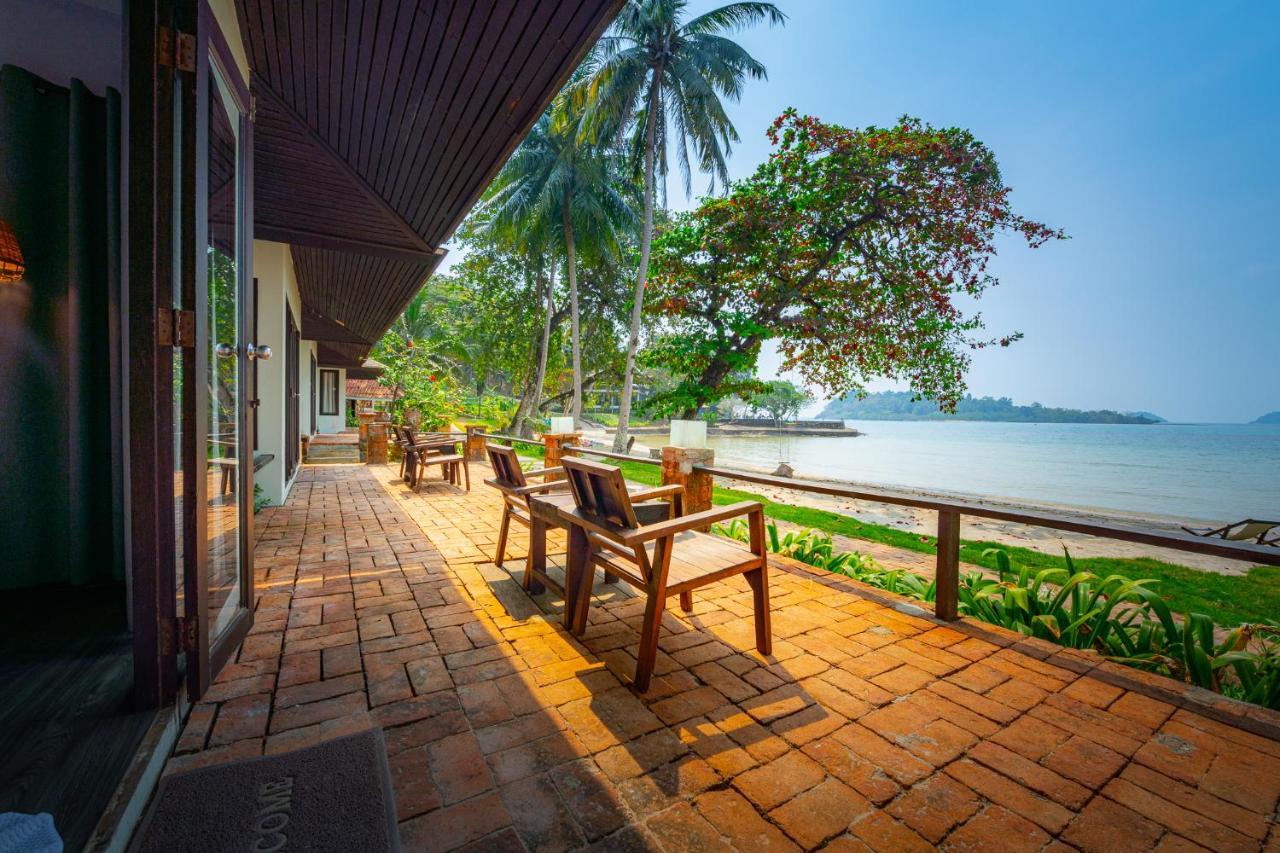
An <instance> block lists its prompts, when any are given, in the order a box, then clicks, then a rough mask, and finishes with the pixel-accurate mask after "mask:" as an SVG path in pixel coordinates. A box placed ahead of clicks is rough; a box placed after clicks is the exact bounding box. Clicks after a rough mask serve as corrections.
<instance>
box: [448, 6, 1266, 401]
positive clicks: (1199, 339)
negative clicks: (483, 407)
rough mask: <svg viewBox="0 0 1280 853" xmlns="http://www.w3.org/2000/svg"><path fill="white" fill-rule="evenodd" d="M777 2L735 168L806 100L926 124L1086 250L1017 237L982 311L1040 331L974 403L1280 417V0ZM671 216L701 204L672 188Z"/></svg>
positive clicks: (977, 376)
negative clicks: (782, 19) (979, 145)
mask: <svg viewBox="0 0 1280 853" xmlns="http://www.w3.org/2000/svg"><path fill="white" fill-rule="evenodd" d="M723 2H724V0H720V2H707V0H691V3H690V14H698V13H701V12H703V11H706V10H708V9H711V8H714V7H716V6H719V5H721V4H722V3H723ZM778 5H779V6H780V7H781V8H782V9H783V11H784V12H786V14H787V15H788V16H789V21H788V23H787V25H786V26H785V27H782V28H776V27H775V28H767V27H760V28H756V29H753V30H748V31H746V32H742V33H739V34H737V35H736V36H735V38H736V39H737V40H738V41H739V42H740V43H741V44H743V45H744V46H745V47H746V48H747V49H748V50H749V51H750V52H751V53H752V54H753V55H754V56H755V57H756V58H757V59H759V60H760V61H762V62H763V63H764V64H765V65H766V66H767V67H768V70H769V79H768V80H767V81H764V82H752V83H751V84H750V85H749V87H748V88H747V91H746V93H745V96H744V97H743V99H742V101H741V102H740V103H729V104H727V108H728V111H729V114H730V117H731V118H732V120H733V122H734V124H735V125H736V126H737V128H738V132H739V135H740V136H741V137H742V141H741V142H740V143H739V144H738V145H737V146H735V148H734V151H733V156H732V158H731V159H730V161H729V170H730V174H731V175H732V176H734V177H741V176H744V175H747V174H749V173H751V172H752V171H753V170H754V169H755V167H756V166H757V165H758V164H759V163H760V162H762V161H763V160H764V159H765V157H766V156H767V155H768V152H769V146H768V141H767V139H766V138H765V135H764V131H765V128H766V127H767V126H768V125H769V123H770V122H771V121H772V120H773V119H774V118H775V117H776V116H777V115H778V114H779V113H780V112H782V110H783V109H785V108H786V107H788V106H794V107H796V108H797V109H799V110H801V111H802V112H806V113H811V114H813V115H816V116H819V117H820V118H822V119H823V120H825V121H829V122H834V123H837V124H843V125H846V126H861V125H868V124H887V123H890V122H893V121H894V120H895V119H897V118H898V117H899V116H901V115H902V114H904V113H909V114H912V115H916V116H919V117H920V118H922V119H924V120H925V121H928V122H930V123H932V124H935V125H959V126H962V127H967V128H969V129H970V130H972V131H973V132H974V133H975V134H976V135H977V137H978V138H979V139H981V140H983V141H984V142H986V143H987V144H988V145H989V146H990V147H991V148H992V149H993V150H994V151H995V152H996V155H997V157H998V159H999V162H1000V165H1001V169H1002V171H1003V173H1004V178H1005V181H1006V183H1007V184H1008V185H1009V186H1011V187H1013V190H1014V192H1013V196H1012V199H1013V204H1014V207H1015V209H1016V210H1017V211H1018V212H1019V213H1022V214H1024V215H1026V216H1029V217H1031V218H1033V219H1039V220H1040V221H1043V222H1045V223H1047V224H1049V225H1052V226H1055V227H1060V228H1063V229H1065V230H1066V231H1067V233H1068V234H1069V235H1070V236H1071V239H1070V240H1068V241H1065V242H1059V243H1054V244H1050V245H1048V246H1046V247H1044V248H1042V249H1039V250H1036V251H1030V250H1028V249H1026V248H1025V247H1022V246H1019V245H1018V244H1017V243H1016V242H1014V241H1013V240H1009V241H1006V242H1005V243H1004V244H1003V246H1002V253H1001V255H1000V256H999V257H998V258H997V259H996V262H995V263H994V264H993V271H994V272H995V273H996V274H997V275H999V276H1000V278H1001V280H1002V282H1003V283H1002V285H1001V286H1000V287H998V288H996V289H994V290H992V291H989V292H988V294H987V295H986V296H985V297H984V298H983V300H982V302H981V303H980V307H981V309H982V312H983V315H984V317H985V318H986V320H987V327H988V330H989V331H990V332H991V333H992V334H993V335H1002V334H1005V333H1007V332H1010V331H1014V330H1019V331H1021V332H1023V333H1024V334H1025V335H1026V337H1025V339H1024V340H1022V341H1021V342H1019V343H1017V344H1015V345H1014V346H1013V347H1011V348H1009V349H999V348H995V349H992V350H987V351H984V352H980V353H977V354H976V357H975V359H974V365H973V369H972V371H971V373H970V375H969V386H970V390H971V392H972V393H974V394H977V395H980V396H981V395H987V394H989V395H992V396H1009V397H1012V398H1014V400H1015V401H1017V402H1019V403H1030V402H1032V401H1039V402H1041V403H1044V404H1045V405H1054V406H1070V407H1077V408H1084V409H1095V408H1110V409H1120V410H1147V411H1153V412H1156V413H1158V414H1161V415H1163V416H1164V417H1166V418H1169V419H1170V420H1176V421H1201V422H1205V421H1208V422H1230V421H1250V420H1253V419H1254V418H1256V417H1258V416H1259V415H1261V414H1264V413H1265V412H1269V411H1273V410H1277V409H1280V0H1254V1H1253V2H1226V0H1222V1H1221V2H1219V1H1218V0H1214V2H1202V3H1190V2H1181V1H1180V0H1179V1H1178V2H1175V0H1161V2H1152V1H1151V0H1122V2H1114V1H1113V2H1101V0H1076V2H1073V3H1069V4H1065V5H1064V4H1047V3H1033V2H1030V0H1007V2H999V3H996V2H980V0H781V2H779V3H778ZM693 186H694V190H695V193H697V192H699V191H702V190H705V188H706V186H707V182H706V179H705V178H699V177H698V176H695V177H694V182H693ZM668 202H669V204H670V206H671V207H672V208H673V209H683V208H688V207H690V206H692V205H694V204H695V203H696V198H695V199H692V200H686V199H685V197H684V194H683V186H682V184H681V182H680V179H679V178H678V176H676V175H674V174H673V176H672V179H671V183H670V186H669V195H668ZM456 260H457V258H456V256H455V257H454V258H452V259H450V260H448V261H446V263H445V268H447V267H448V266H449V265H450V263H451V261H456ZM778 361H779V360H778V358H777V355H776V353H775V352H774V351H772V350H771V349H770V350H768V351H767V352H766V353H765V354H764V356H763V357H762V360H761V365H760V369H761V373H762V375H765V376H772V375H776V371H777V367H778ZM871 387H872V388H873V389H880V388H889V387H893V386H890V385H888V384H884V383H877V384H873V385H872V386H871ZM816 408H817V407H814V409H815V410H816Z"/></svg>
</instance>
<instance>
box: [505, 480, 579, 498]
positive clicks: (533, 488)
mask: <svg viewBox="0 0 1280 853" xmlns="http://www.w3.org/2000/svg"><path fill="white" fill-rule="evenodd" d="M568 485H569V482H568V481H567V480H552V481H551V482H550V483H531V484H530V485H528V486H521V487H520V488H518V489H512V490H511V494H513V495H536V494H538V493H539V492H549V491H551V490H552V489H556V488H560V487H562V486H568Z"/></svg>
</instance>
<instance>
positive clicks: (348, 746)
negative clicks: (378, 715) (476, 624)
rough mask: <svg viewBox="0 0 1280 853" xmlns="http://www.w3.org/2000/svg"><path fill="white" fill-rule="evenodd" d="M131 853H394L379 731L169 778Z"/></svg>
mask: <svg viewBox="0 0 1280 853" xmlns="http://www.w3.org/2000/svg"><path fill="white" fill-rule="evenodd" d="M133 849H134V850H135V851H139V853H152V851H155V852H156V853H160V851H165V853H170V851H184V850H185V851H192V853H205V851H224V850H226V851H239V850H244V851H250V850H253V851H271V853H280V851H304V850H305V851H312V850H315V851H331V850H332V851H353V850H359V851H392V852H393V853H394V851H399V849H400V834H399V830H398V829H397V827H396V805H395V797H394V795H393V794H392V791H391V774H390V772H389V771H388V769H387V754H386V751H385V749H384V748H383V743H382V730H381V729H378V728H373V729H369V730H368V731H365V732H361V733H360V734H355V735H349V736H347V737H342V738H336V739H334V740H331V741H326V742H325V743H322V744H318V745H317V746H311V747H307V748H305V749H299V750H297V751H295V752H285V753H281V754H279V755H268V756H263V757H260V758H249V759H244V760H241V761H236V762H232V763H230V764H221V765H218V766H216V767H206V768H202V769H200V770H192V771H189V772H186V773H175V774H174V775H172V776H167V777H165V778H164V779H162V780H161V782H160V790H159V792H158V793H157V794H156V798H155V801H154V802H153V804H152V807H151V810H150V812H149V814H148V815H147V819H146V822H145V823H144V824H143V826H142V828H141V830H139V832H138V836H137V839H136V840H135V843H134V846H133Z"/></svg>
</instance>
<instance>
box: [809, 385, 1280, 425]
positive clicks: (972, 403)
mask: <svg viewBox="0 0 1280 853" xmlns="http://www.w3.org/2000/svg"><path fill="white" fill-rule="evenodd" d="M912 397H913V395H912V394H911V392H910V391H879V392H877V393H875V394H868V395H867V396H866V397H864V398H863V399H861V400H859V399H857V398H856V397H853V396H849V397H845V398H839V399H835V400H832V401H831V402H830V403H828V404H827V405H826V408H824V409H823V410H822V412H821V414H819V415H818V417H820V418H841V419H847V420H865V421H950V420H955V421H1008V422H1013V423H1055V424H1156V423H1162V422H1163V421H1164V418H1161V417H1160V416H1159V415H1153V414H1152V413H1150V412H1129V413H1124V412H1113V411H1111V410H1109V409H1102V410H1099V411H1087V412H1086V411H1082V410H1080V409H1057V408H1051V407H1049V406H1042V405H1040V404H1039V403H1032V404H1031V405H1030V406H1018V405H1014V402H1013V400H1011V399H1009V398H1008V397H1000V398H998V399H997V398H995V397H973V396H966V397H965V398H964V399H963V400H961V401H960V404H959V405H958V406H957V407H956V412H955V414H946V413H944V412H941V411H939V410H938V404H937V403H935V402H934V401H932V400H913V399H912ZM1276 414H1277V416H1280V413H1276ZM1268 417H1270V415H1268Z"/></svg>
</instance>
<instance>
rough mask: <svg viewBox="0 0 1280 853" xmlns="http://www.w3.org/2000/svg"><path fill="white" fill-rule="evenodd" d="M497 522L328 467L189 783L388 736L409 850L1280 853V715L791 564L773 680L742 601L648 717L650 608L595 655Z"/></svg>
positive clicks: (302, 498) (299, 520) (663, 667)
mask: <svg viewBox="0 0 1280 853" xmlns="http://www.w3.org/2000/svg"><path fill="white" fill-rule="evenodd" d="M473 479H475V480H476V481H477V482H479V480H480V479H481V478H480V477H475V478H473ZM499 508H500V504H499V502H498V500H497V499H496V495H494V494H492V493H490V492H489V491H488V490H487V489H486V488H485V487H483V486H479V487H478V488H476V490H475V491H474V492H472V493H471V494H469V495H468V494H465V493H463V492H461V491H460V490H457V489H454V488H453V487H450V486H448V485H446V484H444V483H438V482H437V483H431V484H428V485H426V486H424V487H423V489H422V491H421V493H420V494H414V493H412V492H410V491H409V490H408V489H406V488H405V487H403V486H402V485H400V484H399V483H397V482H396V480H395V469H394V468H390V467H365V466H325V467H322V468H321V467H310V466H307V467H304V468H303V469H302V473H301V474H300V476H299V481H298V483H297V485H296V486H295V487H294V490H293V493H292V494H291V496H290V498H289V502H288V504H287V505H286V506H284V507H281V508H276V509H268V510H266V511H264V513H263V514H262V515H261V516H260V517H259V521H258V533H259V539H258V543H257V547H256V551H255V563H256V571H257V583H258V585H257V594H258V603H257V613H256V621H255V627H254V630H253V632H252V633H251V635H250V636H249V637H248V638H247V639H246V641H245V643H244V645H243V647H242V648H241V650H240V652H239V654H238V656H237V659H236V660H235V662H233V663H231V664H229V665H228V666H227V667H226V669H225V670H224V672H223V673H222V674H221V676H220V677H219V679H218V682H217V683H216V684H215V685H214V687H213V688H212V689H211V690H210V691H209V694H208V695H207V697H206V699H205V700H204V701H203V702H202V703H200V704H199V705H197V707H196V708H195V709H194V710H193V711H192V714H191V717H190V720H189V721H188V723H187V727H186V730H185V731H184V732H183V734H182V737H181V739H180V741H179V744H178V747H177V752H178V754H177V755H175V756H174V758H172V759H171V760H170V763H169V769H170V770H179V769H183V768H188V767H192V766H198V765H203V764H209V763H216V762H219V761H226V760H232V759H235V758H239V757H243V756H247V755H259V754H263V753H264V752H266V753H271V752H277V751H280V750H285V749H293V748H297V747H300V746H305V745H308V744H313V743H316V742H319V741H321V740H324V739H326V738H330V737H336V736H340V735H342V734H346V733H348V732H353V731H359V730H361V729H364V728H367V727H369V726H372V725H378V726H381V727H382V728H383V730H384V735H385V738H386V742H387V750H388V753H389V754H390V764H391V771H392V778H393V783H394V788H395V791H396V798H397V811H398V816H399V818H400V820H401V824H400V826H401V837H402V841H403V843H404V847H405V849H406V850H449V849H458V848H462V847H465V846H467V845H473V846H474V848H475V849H485V850H507V849H510V850H520V849H528V850H535V849H536V850H569V849H577V848H587V847H595V848H599V849H608V850H632V849H634V850H654V849H663V850H716V849H720V850H730V849H739V850H743V849H750V850H798V849H813V848H816V847H826V848H827V849H832V850H867V849H875V850H914V849H920V850H927V849H931V848H933V847H934V846H940V847H943V848H945V849H954V850H994V849H999V850H1011V851H1016V850H1045V849H1049V848H1054V849H1073V848H1077V849H1082V850H1115V849H1123V850H1148V849H1159V850H1192V849H1206V848H1207V849H1211V850H1260V849H1266V850H1270V851H1275V850H1280V829H1278V828H1277V814H1276V809H1277V801H1278V800H1280V738H1278V737H1277V733H1278V732H1280V726H1277V718H1276V715H1274V714H1270V713H1268V712H1264V711H1261V710H1247V711H1246V710H1244V709H1242V706H1236V705H1233V704H1232V703H1228V702H1224V701H1223V700H1221V699H1220V698H1217V697H1207V696H1205V695H1202V694H1199V693H1197V692H1196V691H1189V690H1185V689H1179V686H1178V685H1174V684H1172V683H1169V682H1163V681H1162V680H1160V679H1155V678H1150V677H1145V676H1140V675H1133V674H1130V673H1128V672H1126V671H1124V670H1120V669H1119V668H1117V667H1115V666H1113V665H1111V664H1099V662H1098V661H1097V660H1096V659H1093V658H1092V657H1091V656H1089V655H1084V654H1079V653H1072V652H1064V651H1062V650H1059V649H1057V648H1056V647H1050V646H1046V645H1045V644H1041V643H1035V642H1027V641H1021V640H1019V639H1018V638H1016V637H1014V636H1012V635H1009V634H1007V633H1004V632H1001V631H998V630H993V629H990V628H988V627H986V626H982V625H980V624H974V623H967V622H960V623H954V624H951V625H942V624H939V623H938V622H936V621H935V620H933V619H932V618H931V617H930V616H929V615H928V614H925V613H922V612H921V611H919V609H918V608H915V607H913V606H911V605H910V604H906V603H904V602H900V601H898V600H896V599H893V598H892V597H889V596H885V595H883V594H881V593H877V592H874V591H870V590H867V589H865V588H863V587H860V586H858V585H857V584H855V583H852V582H850V581H848V580H846V579H843V578H840V577H837V576H832V575H825V574H823V573H819V572H816V571H814V570H812V569H809V568H808V567H804V566H799V565H797V564H792V563H787V562H786V561H780V560H779V561H775V563H774V564H773V567H772V578H771V587H772V595H773V606H774V613H775V616H774V655H773V656H772V657H770V658H767V659H766V658H763V657H761V656H760V655H758V654H757V653H756V652H755V651H754V642H753V640H752V628H751V621H750V615H751V606H750V601H751V595H750V592H749V590H748V587H747V586H746V584H745V582H742V583H733V582H726V583H723V584H719V585H717V586H714V587H710V588H707V589H704V590H700V591H699V592H698V594H697V595H696V596H695V607H694V612H693V613H692V614H688V615H686V614H682V613H678V612H675V613H673V612H670V611H668V613H667V615H666V616H665V618H664V628H665V630H664V633H663V637H662V641H661V643H660V647H661V653H660V655H659V660H658V667H657V676H656V677H655V679H654V684H653V687H652V689H651V690H650V691H649V693H648V694H647V695H645V696H643V697H637V696H635V695H634V694H633V693H632V692H631V691H630V690H629V689H628V688H627V687H626V684H627V683H628V681H629V678H630V675H631V673H632V672H633V670H634V662H635V658H634V654H635V651H636V642H637V635H636V625H637V623H638V620H639V618H640V615H641V612H642V607H643V604H642V602H641V601H640V600H639V599H636V598H634V597H629V596H628V595H626V594H624V593H623V591H621V590H617V589H612V588H610V587H604V586H601V587H599V590H600V591H599V593H598V594H597V597H596V598H597V600H596V602H595V603H594V605H593V607H592V611H591V616H590V624H589V626H588V630H587V632H586V635H585V637H584V638H583V639H582V640H581V641H579V640H578V639H575V638H572V637H570V636H568V635H567V634H566V633H564V631H563V630H562V629H561V627H560V623H559V619H558V607H559V605H558V603H557V602H555V601H553V600H552V599H551V598H550V597H549V596H547V595H543V596H539V597H538V599H537V600H536V601H535V600H531V599H530V598H529V597H528V596H526V595H525V594H524V592H523V591H522V590H521V589H520V587H519V584H518V583H517V582H516V580H515V579H513V577H512V575H511V574H510V573H509V572H515V573H517V575H518V571H519V566H520V558H521V557H522V556H523V553H522V552H518V553H516V555H515V556H514V557H510V558H508V563H507V571H504V570H503V569H499V568H498V567H496V566H494V565H493V564H492V563H491V562H489V561H490V560H491V559H492V550H493V545H494V542H495V540H496V533H497V522H498V518H499V515H498V513H499ZM513 538H514V539H515V543H514V547H515V548H516V549H518V548H520V547H523V542H524V540H523V537H521V536H520V535H519V534H518V533H517V534H516V535H515V536H514V537H513ZM562 542H563V540H562V539H558V538H553V541H552V543H551V550H552V551H555V550H556V548H557V547H559V548H563V544H562ZM736 580H740V579H736Z"/></svg>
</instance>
